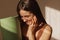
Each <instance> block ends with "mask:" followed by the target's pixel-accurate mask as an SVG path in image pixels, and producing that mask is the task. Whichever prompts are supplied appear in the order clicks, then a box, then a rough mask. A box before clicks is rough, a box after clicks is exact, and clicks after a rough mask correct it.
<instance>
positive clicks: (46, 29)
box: [44, 24, 52, 33]
mask: <svg viewBox="0 0 60 40" xmlns="http://www.w3.org/2000/svg"><path fill="white" fill-rule="evenodd" d="M44 32H46V33H52V27H51V26H50V25H48V24H46V26H45V30H44Z"/></svg>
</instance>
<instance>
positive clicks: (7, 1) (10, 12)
mask: <svg viewBox="0 0 60 40" xmlns="http://www.w3.org/2000/svg"><path fill="white" fill-rule="evenodd" d="M18 1H19V0H0V18H5V17H9V16H15V15H17V13H16V6H17V3H18Z"/></svg>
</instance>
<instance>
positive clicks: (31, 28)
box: [17, 0, 52, 40]
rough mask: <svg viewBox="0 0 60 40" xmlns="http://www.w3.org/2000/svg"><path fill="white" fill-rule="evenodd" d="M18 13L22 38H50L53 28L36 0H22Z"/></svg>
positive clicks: (25, 39) (27, 39) (39, 39)
mask: <svg viewBox="0 0 60 40" xmlns="http://www.w3.org/2000/svg"><path fill="white" fill-rule="evenodd" d="M17 13H18V15H19V21H20V23H21V32H22V40H50V38H51V34H52V29H51V27H50V26H49V25H48V24H47V23H46V21H45V19H44V18H43V16H42V13H41V10H40V8H39V6H38V3H37V2H36V0H20V2H19V3H18V5H17Z"/></svg>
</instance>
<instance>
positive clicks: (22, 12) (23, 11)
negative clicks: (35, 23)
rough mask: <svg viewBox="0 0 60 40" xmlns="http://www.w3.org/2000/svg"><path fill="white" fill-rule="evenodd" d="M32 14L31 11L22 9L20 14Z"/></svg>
mask: <svg viewBox="0 0 60 40" xmlns="http://www.w3.org/2000/svg"><path fill="white" fill-rule="evenodd" d="M30 14H32V13H31V12H30V11H25V10H20V15H30Z"/></svg>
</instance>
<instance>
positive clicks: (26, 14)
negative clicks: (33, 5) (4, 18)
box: [20, 10, 51, 40]
mask: <svg viewBox="0 0 60 40" xmlns="http://www.w3.org/2000/svg"><path fill="white" fill-rule="evenodd" d="M20 15H21V19H22V20H23V21H24V22H26V24H27V25H28V30H27V31H25V32H26V33H25V32H24V29H27V28H26V27H24V28H22V30H23V32H24V33H23V35H25V36H26V37H27V38H28V39H29V40H35V38H36V40H49V38H50V35H51V28H50V27H49V26H46V27H45V29H44V31H43V34H42V35H40V32H41V31H42V30H43V28H41V29H39V30H38V31H36V32H35V33H34V31H35V28H36V27H38V26H37V25H38V24H37V17H36V16H35V15H33V14H32V13H31V12H30V11H25V10H20ZM40 36H41V37H40Z"/></svg>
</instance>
